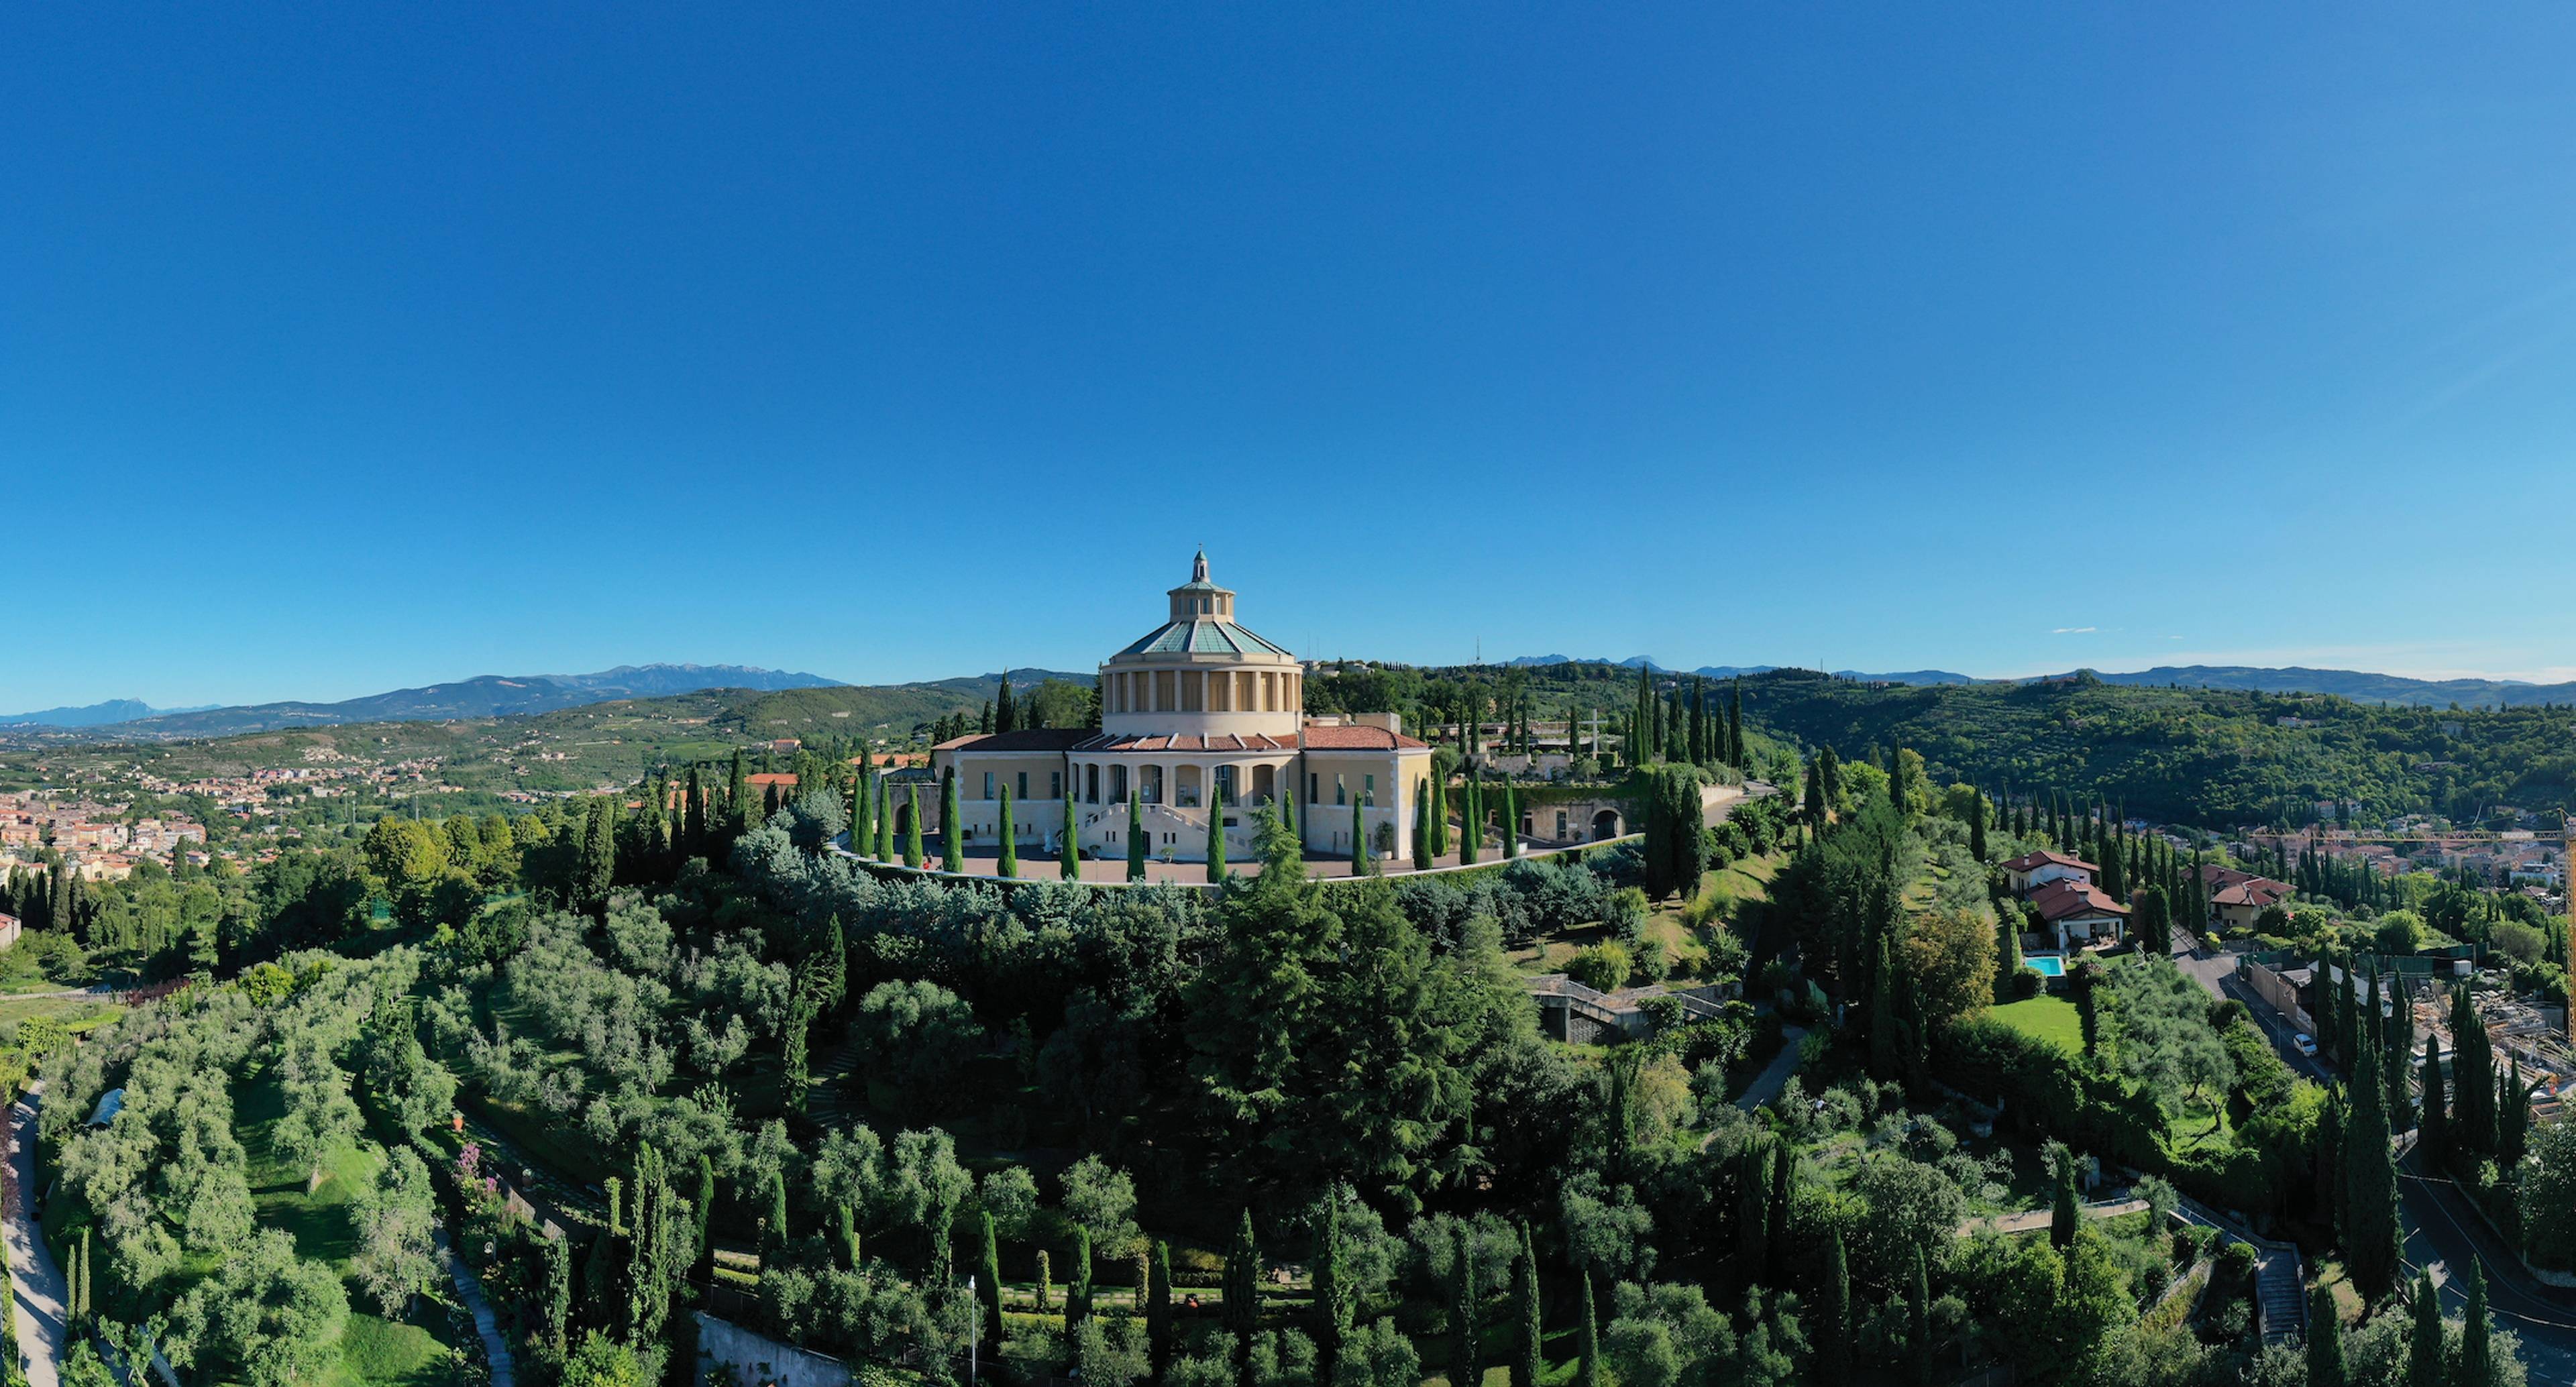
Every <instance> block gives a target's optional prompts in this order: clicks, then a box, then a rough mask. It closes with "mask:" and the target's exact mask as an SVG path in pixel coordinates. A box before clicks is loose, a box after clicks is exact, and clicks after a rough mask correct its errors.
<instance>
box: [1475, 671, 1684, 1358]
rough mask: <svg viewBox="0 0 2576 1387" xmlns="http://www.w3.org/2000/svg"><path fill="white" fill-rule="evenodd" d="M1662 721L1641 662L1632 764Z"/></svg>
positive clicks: (1645, 755)
mask: <svg viewBox="0 0 2576 1387" xmlns="http://www.w3.org/2000/svg"><path fill="white" fill-rule="evenodd" d="M1660 721H1661V719H1659V718H1657V717H1656V716H1655V674H1654V668H1653V666H1651V665H1649V664H1648V663H1647V662H1645V661H1643V660H1640V661H1638V662H1637V718H1636V725H1635V726H1633V727H1631V728H1630V729H1629V731H1630V732H1631V733H1632V734H1633V740H1634V741H1635V742H1636V743H1637V745H1636V746H1635V747H1633V748H1631V749H1630V761H1631V764H1634V765H1639V766H1642V765H1645V764H1647V763H1648V762H1651V761H1653V760H1654V759H1655V757H1656V756H1657V755H1658V754H1660V751H1659V748H1657V747H1656V745H1655V733H1656V731H1657V730H1658V728H1657V724H1658V723H1659V722H1660ZM1459 1387H1472V1384H1459Z"/></svg>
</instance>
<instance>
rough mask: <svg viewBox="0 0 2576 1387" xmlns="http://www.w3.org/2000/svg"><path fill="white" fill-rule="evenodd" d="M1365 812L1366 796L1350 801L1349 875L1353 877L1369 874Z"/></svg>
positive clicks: (1366, 810) (1366, 805) (1366, 808)
mask: <svg viewBox="0 0 2576 1387" xmlns="http://www.w3.org/2000/svg"><path fill="white" fill-rule="evenodd" d="M1367 812H1368V796H1366V795H1361V796H1359V797H1358V798H1356V799H1353V800H1352V801H1351V875H1352V876H1355V877H1364V876H1367V875H1368V874H1369V843H1368V820H1367V817H1366V815H1367Z"/></svg>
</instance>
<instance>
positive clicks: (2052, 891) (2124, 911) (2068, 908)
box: [2030, 879, 2129, 925]
mask: <svg viewBox="0 0 2576 1387" xmlns="http://www.w3.org/2000/svg"><path fill="white" fill-rule="evenodd" d="M2030 903H2031V905H2032V906H2033V907H2035V908H2036V909H2037V910H2038V911H2039V918H2041V919H2043V920H2046V921H2048V922H2049V923H2050V924H2052V925H2053V924H2055V923H2057V922H2058V921H2060V920H2064V919H2068V918H2070V917H2073V916H2077V915H2110V916H2116V917H2117V918H2119V919H2123V920H2125V919H2127V918H2129V908H2128V907H2127V906H2125V905H2122V904H2120V903H2119V902H2118V901H2115V900H2113V899H2111V898H2110V897H2109V896H2108V895H2105V894H2104V893H2103V891H2102V888H2100V887H2098V886H2093V885H2090V884H2087V883H2085V882H2081V881H2075V880H2071V879H2070V880H2065V881H2052V882H2050V883H2049V884H2047V885H2046V886H2043V887H2041V888H2039V889H2038V890H2036V891H2033V892H2031V893H2030Z"/></svg>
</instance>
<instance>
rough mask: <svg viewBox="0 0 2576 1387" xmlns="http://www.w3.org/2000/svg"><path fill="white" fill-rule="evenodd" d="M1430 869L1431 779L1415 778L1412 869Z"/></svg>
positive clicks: (1422, 870) (1424, 870)
mask: <svg viewBox="0 0 2576 1387" xmlns="http://www.w3.org/2000/svg"><path fill="white" fill-rule="evenodd" d="M1430 869H1431V781H1430V780H1429V779H1428V778H1425V779H1422V780H1417V781H1415V782H1414V785H1413V870H1415V871H1417V872H1426V871H1429V870H1430Z"/></svg>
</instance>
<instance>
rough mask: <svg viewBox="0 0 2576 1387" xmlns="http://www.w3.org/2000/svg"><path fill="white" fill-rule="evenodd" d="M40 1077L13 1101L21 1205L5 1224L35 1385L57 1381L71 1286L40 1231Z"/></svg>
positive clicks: (13, 1150)
mask: <svg viewBox="0 0 2576 1387" xmlns="http://www.w3.org/2000/svg"><path fill="white" fill-rule="evenodd" d="M44 1087H45V1085H44V1082H43V1081H42V1080H38V1081H37V1082H35V1083H32V1084H29V1085H28V1086H27V1096H26V1097H24V1098H21V1099H19V1100H18V1101H17V1102H15V1103H12V1104H10V1105H9V1162H10V1166H11V1169H12V1174H13V1176H14V1178H15V1179H16V1181H17V1184H18V1207H17V1208H16V1209H15V1210H13V1211H12V1212H11V1213H10V1215H9V1219H8V1226H7V1227H6V1229H5V1230H0V1235H5V1236H6V1237H7V1239H8V1243H9V1267H10V1270H11V1272H12V1273H13V1274H12V1276H11V1277H10V1280H11V1282H12V1283H13V1284H12V1288H11V1295H10V1297H9V1301H10V1305H11V1311H12V1313H14V1314H15V1315H17V1317H18V1352H19V1354H20V1355H21V1356H22V1357H24V1358H25V1360H26V1366H27V1381H28V1383H29V1384H30V1387H55V1384H56V1382H57V1381H58V1376H57V1373H56V1370H55V1368H56V1365H57V1364H59V1363H60V1362H61V1361H62V1356H63V1306H64V1302H65V1301H67V1300H68V1299H69V1298H70V1294H71V1293H70V1290H69V1288H68V1287H67V1286H66V1285H65V1283H64V1281H63V1272H62V1268H60V1267H58V1266H55V1265H54V1254H53V1252H52V1250H51V1249H49V1248H47V1247H46V1246H45V1240H44V1239H42V1238H40V1237H37V1236H36V1228H35V1224H34V1218H35V1213H36V1209H35V1202H36V1193H37V1191H36V1103H37V1100H38V1098H39V1097H40V1096H41V1094H42V1092H43V1090H44Z"/></svg>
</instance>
